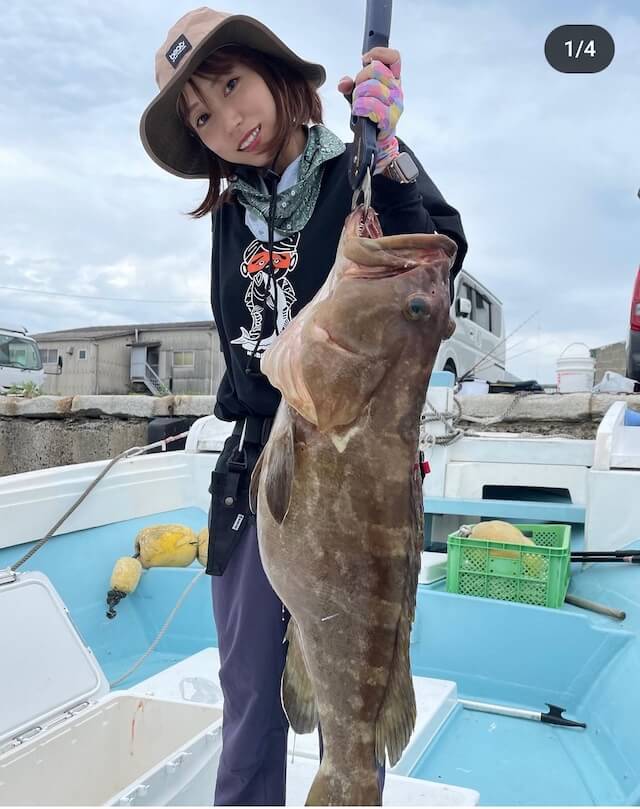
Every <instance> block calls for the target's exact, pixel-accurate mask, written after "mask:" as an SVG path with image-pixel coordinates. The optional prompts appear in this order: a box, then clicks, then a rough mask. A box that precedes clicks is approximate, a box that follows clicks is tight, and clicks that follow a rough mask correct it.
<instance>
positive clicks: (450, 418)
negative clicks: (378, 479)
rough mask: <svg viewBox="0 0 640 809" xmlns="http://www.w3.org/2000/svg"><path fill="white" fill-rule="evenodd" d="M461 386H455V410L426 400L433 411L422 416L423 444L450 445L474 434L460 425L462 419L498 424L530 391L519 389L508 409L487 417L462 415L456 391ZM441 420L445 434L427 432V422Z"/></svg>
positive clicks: (421, 437) (428, 445)
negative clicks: (437, 407)
mask: <svg viewBox="0 0 640 809" xmlns="http://www.w3.org/2000/svg"><path fill="white" fill-rule="evenodd" d="M458 389H459V388H458V387H456V388H454V393H453V407H454V409H453V410H445V411H443V412H440V411H439V410H437V409H436V408H435V407H434V406H433V405H432V404H431V402H430V401H429V399H428V397H427V399H426V401H425V405H426V406H427V407H428V408H429V410H430V411H431V413H425V412H423V413H422V415H421V417H420V443H421V445H423V446H425V447H427V448H429V447H433V446H435V445H440V446H449V445H451V444H454V443H455V442H456V441H459V440H460V439H461V438H462V437H463V436H464V435H472V434H473V431H471V430H468V429H467V430H465V429H464V428H463V427H458V423H459V422H460V421H467V422H470V423H472V424H481V425H483V426H486V427H488V426H489V425H491V424H498V423H499V422H501V421H503V420H504V419H506V418H507V417H508V416H510V415H511V414H512V413H513V411H514V410H515V409H516V407H517V405H518V402H519V401H520V399H522V398H524V397H525V396H528V395H529V392H528V391H518V392H516V393H514V394H513V400H512V401H511V402H509V405H508V407H507V409H506V410H505V411H504V413H502V414H501V415H499V416H489V417H487V418H479V417H476V416H464V418H463V417H462V405H461V404H460V400H459V399H458V397H457V395H456V393H457V390H458ZM436 421H439V422H441V423H442V424H444V427H445V434H444V435H433V434H432V433H429V432H427V427H426V425H427V424H430V423H433V422H436Z"/></svg>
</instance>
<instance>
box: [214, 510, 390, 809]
mask: <svg viewBox="0 0 640 809" xmlns="http://www.w3.org/2000/svg"><path fill="white" fill-rule="evenodd" d="M212 595H213V612H214V617H215V622H216V630H217V633H218V648H219V651H220V685H221V686H222V693H223V695H224V714H223V721H222V754H221V756H220V764H219V766H218V777H217V781H216V790H215V800H214V804H215V805H216V806H284V805H285V797H286V776H287V733H288V730H289V724H288V722H287V718H286V715H285V713H284V711H283V709H282V703H281V700H280V681H281V679H282V672H283V670H284V664H285V660H286V649H287V647H286V644H284V643H283V640H284V636H285V632H286V629H287V624H288V622H289V613H288V612H287V610H286V609H285V608H284V607H283V605H282V602H281V601H280V599H279V598H278V596H277V595H276V594H275V592H274V591H273V589H272V587H271V585H270V584H269V580H268V579H267V576H266V574H265V572H264V568H263V567H262V562H261V560H260V554H259V551H258V537H257V534H256V527H255V520H254V518H252V519H251V522H250V524H249V526H248V527H247V530H246V532H245V535H244V537H243V538H242V539H241V540H240V542H239V544H238V547H237V548H236V549H235V550H234V552H233V554H232V556H231V559H230V560H229V563H228V565H227V567H226V570H225V571H224V573H223V574H222V576H215V577H213V578H212ZM320 751H322V737H320ZM321 755H322V752H321ZM378 780H379V782H380V790H381V791H382V788H383V786H384V767H380V768H379V770H378Z"/></svg>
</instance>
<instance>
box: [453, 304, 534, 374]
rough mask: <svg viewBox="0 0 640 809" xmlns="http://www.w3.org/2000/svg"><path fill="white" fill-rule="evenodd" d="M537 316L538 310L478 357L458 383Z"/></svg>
mask: <svg viewBox="0 0 640 809" xmlns="http://www.w3.org/2000/svg"><path fill="white" fill-rule="evenodd" d="M538 314H540V310H539V309H537V310H536V311H535V312H534V313H533V314H532V315H529V317H528V318H527V319H526V320H523V321H522V323H521V324H520V325H519V326H517V327H516V328H515V329H514V330H513V331H512V332H511V333H510V334H507V336H506V337H503V339H502V340H500V342H499V343H498V344H497V345H495V346H494V347H493V348H492V349H490V350H489V351H487V352H486V354H483V355H482V357H480V359H479V360H478V361H477V362H476V363H475V364H474V365H472V366H471V368H469V369H468V370H467V371H465V372H464V373H463V374H462V375H461V376H460V377H459V378H458V381H459V382H463V381H464V380H465V379H466V378H467V377H468V376H469V374H471V373H472V372H473V371H475V369H476V368H477V367H478V366H479V365H480V363H482V362H484V361H485V360H487V359H488V358H489V357H493V356H494V354H493V352H494V351H497V350H498V349H499V348H502V346H503V345H504V344H505V343H506V342H507V340H509V338H511V337H513V335H514V334H515V333H516V332H517V331H520V329H521V328H522V327H523V326H526V325H527V323H528V322H529V321H530V320H532V319H533V318H534V317H535V316H536V315H538ZM494 359H495V357H494Z"/></svg>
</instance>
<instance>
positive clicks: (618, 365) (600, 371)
mask: <svg viewBox="0 0 640 809" xmlns="http://www.w3.org/2000/svg"><path fill="white" fill-rule="evenodd" d="M591 356H592V357H593V358H594V360H595V377H594V384H596V385H597V384H598V382H600V381H601V380H602V377H603V376H604V372H605V371H615V372H616V373H618V374H622V376H625V375H626V373H627V355H626V351H625V344H624V343H623V342H620V343H609V344H608V345H605V346H599V347H598V348H592V349H591Z"/></svg>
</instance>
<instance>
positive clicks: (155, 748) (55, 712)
mask: <svg viewBox="0 0 640 809" xmlns="http://www.w3.org/2000/svg"><path fill="white" fill-rule="evenodd" d="M14 577H15V580H14ZM0 650H1V656H2V662H1V663H0V805H3V806H5V805H13V806H16V805H23V806H24V805H30V806H37V805H48V806H55V805H76V806H77V805H82V806H99V805H116V806H134V805H136V806H151V805H155V806H158V805H165V806H166V805H170V804H174V805H183V806H185V805H203V804H209V805H211V804H212V803H213V791H214V781H215V775H216V771H217V765H218V759H219V756H220V749H221V746H222V712H221V711H220V709H219V708H215V707H213V706H211V705H206V704H196V703H190V702H184V701H178V700H166V699H157V698H154V697H142V696H134V695H130V694H127V692H126V691H121V692H117V691H116V692H113V693H110V691H109V684H108V682H107V680H106V677H105V675H104V672H103V671H102V669H101V668H100V666H99V664H98V662H97V660H96V659H95V657H94V655H93V653H92V652H91V650H90V649H89V648H88V647H87V646H85V644H84V643H83V641H82V639H81V638H80V636H79V634H78V632H77V631H76V629H75V627H74V626H73V625H72V623H71V621H70V620H69V615H68V611H67V609H66V607H65V606H64V604H63V602H62V600H61V598H60V596H59V595H58V594H57V592H56V591H55V589H54V588H53V586H52V584H51V582H50V581H49V579H48V578H47V577H46V576H44V575H42V574H40V573H22V574H20V573H18V574H12V573H11V572H10V571H6V570H5V571H1V570H0Z"/></svg>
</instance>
